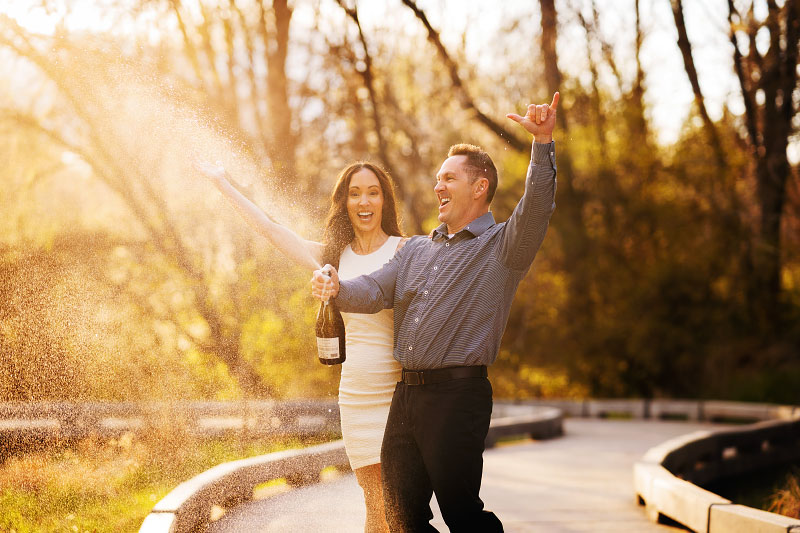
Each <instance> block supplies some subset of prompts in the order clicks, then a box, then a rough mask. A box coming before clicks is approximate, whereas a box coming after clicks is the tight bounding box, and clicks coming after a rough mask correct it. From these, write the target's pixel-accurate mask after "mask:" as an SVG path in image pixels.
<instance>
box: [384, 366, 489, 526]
mask: <svg viewBox="0 0 800 533" xmlns="http://www.w3.org/2000/svg"><path fill="white" fill-rule="evenodd" d="M491 414H492V385H491V383H490V382H489V380H488V378H484V377H474V378H463V379H453V380H450V381H445V382H442V383H435V384H429V385H406V384H405V383H403V382H400V383H398V384H397V386H396V388H395V391H394V396H393V397H392V406H391V408H390V410H389V418H388V420H387V422H386V431H385V433H384V437H383V446H382V450H381V463H382V464H381V469H382V474H383V493H384V500H385V506H386V518H387V520H388V522H389V529H390V530H391V531H392V532H393V533H398V532H403V533H417V532H433V531H437V530H436V528H434V527H433V526H432V525H431V524H430V520H431V519H432V518H433V513H432V512H431V508H430V501H431V495H432V494H433V493H435V494H436V500H437V501H438V503H439V508H440V509H441V511H442V516H443V518H444V521H445V523H446V524H447V526H448V527H449V528H450V531H451V532H452V533H461V532H471V531H475V532H481V533H493V532H502V531H503V525H502V524H501V523H500V520H498V518H497V517H496V516H495V515H494V514H493V513H491V512H489V511H485V510H484V509H483V502H482V501H481V499H480V497H479V495H478V493H479V492H480V488H481V475H482V473H483V450H484V443H485V440H486V433H487V432H488V430H489V419H490V418H491Z"/></svg>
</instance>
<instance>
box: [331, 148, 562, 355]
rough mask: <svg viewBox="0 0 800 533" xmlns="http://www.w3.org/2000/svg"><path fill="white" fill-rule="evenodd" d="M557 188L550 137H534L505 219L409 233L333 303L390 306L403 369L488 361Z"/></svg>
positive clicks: (488, 217) (359, 308)
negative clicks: (518, 194)
mask: <svg viewBox="0 0 800 533" xmlns="http://www.w3.org/2000/svg"><path fill="white" fill-rule="evenodd" d="M555 193H556V163H555V143H550V144H536V143H534V144H533V147H532V149H531V163H530V166H529V167H528V172H527V176H526V180H525V193H524V195H523V196H522V199H521V200H520V201H519V203H518V204H517V206H516V208H515V209H514V213H513V214H512V215H511V217H510V218H509V219H508V220H507V221H505V222H501V223H499V224H498V223H495V220H494V217H493V216H492V214H491V213H486V214H485V215H483V216H480V217H478V218H476V219H475V220H473V221H472V222H470V223H469V224H468V225H467V226H466V227H465V228H464V229H463V230H461V231H459V232H458V233H456V234H455V235H453V237H448V235H447V225H446V224H442V225H441V226H439V227H438V228H437V229H436V230H434V232H433V235H432V237H431V238H428V237H423V236H416V237H412V238H411V239H410V240H409V241H408V242H407V243H406V245H405V246H404V247H402V248H401V249H400V250H399V251H398V252H397V253H396V254H395V255H394V257H393V258H392V259H391V260H390V261H389V262H388V263H386V264H385V265H384V266H383V267H382V268H381V269H380V270H377V271H375V272H373V273H371V274H367V275H365V276H360V277H357V278H354V279H351V280H347V281H342V282H341V284H340V289H339V295H338V296H337V298H336V303H337V305H338V306H339V308H340V309H341V310H342V311H346V312H351V313H377V312H378V311H380V310H381V309H390V308H393V309H394V357H395V359H397V360H398V361H399V362H400V364H402V365H403V368H406V369H410V370H424V369H429V368H443V367H449V366H460V365H489V364H492V363H493V362H494V360H495V359H496V358H497V353H498V351H499V349H500V339H501V337H502V335H503V331H504V330H505V327H506V321H507V320H508V314H509V311H510V309H511V302H512V300H513V299H514V293H515V292H516V290H517V286H518V285H519V282H520V281H521V280H522V278H523V277H524V276H525V273H526V272H527V271H528V269H529V268H530V266H531V263H533V258H534V256H535V255H536V252H537V251H538V250H539V246H541V244H542V241H543V240H544V235H545V232H546V231H547V226H548V223H549V221H550V215H551V214H552V213H553V209H555V201H554V200H555Z"/></svg>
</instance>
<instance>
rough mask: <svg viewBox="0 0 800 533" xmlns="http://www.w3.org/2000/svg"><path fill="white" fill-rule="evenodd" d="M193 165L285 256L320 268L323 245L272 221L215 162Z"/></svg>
mask: <svg viewBox="0 0 800 533" xmlns="http://www.w3.org/2000/svg"><path fill="white" fill-rule="evenodd" d="M192 166H194V168H195V169H196V170H197V171H198V172H200V173H201V174H202V175H203V176H205V177H206V178H207V179H208V180H209V181H210V182H211V183H213V184H214V186H215V187H216V188H217V189H219V191H220V192H221V193H222V195H223V196H224V197H225V198H226V199H227V200H228V202H230V204H231V205H232V206H233V207H234V209H236V211H238V212H239V214H240V215H241V216H242V218H244V220H245V221H246V222H247V223H248V224H250V226H252V227H253V229H255V230H256V231H257V232H258V233H260V234H261V235H263V236H264V237H266V238H267V239H268V240H269V241H270V242H271V243H272V244H273V245H274V246H275V247H276V248H277V249H278V250H280V251H281V253H283V254H284V255H285V256H286V257H288V258H289V259H291V260H292V261H294V262H295V263H297V264H298V265H301V266H304V267H306V268H308V269H310V270H316V269H319V268H320V261H321V260H322V250H323V245H322V244H321V243H318V242H314V241H307V240H305V239H303V238H302V237H300V236H299V235H298V234H296V233H295V232H293V231H292V230H290V229H289V228H287V227H286V226H283V225H281V224H278V223H277V222H275V221H274V220H272V219H271V218H270V217H269V215H267V214H266V213H265V212H264V211H262V210H261V209H260V208H259V207H258V206H257V205H256V204H254V203H253V202H252V201H250V199H249V198H247V197H246V196H245V195H243V194H242V193H241V192H239V191H238V190H237V189H236V188H235V187H234V186H233V185H231V183H230V181H228V173H227V171H226V170H225V169H224V168H223V167H222V166H221V165H212V164H211V163H208V162H206V161H200V160H197V159H195V160H194V161H193V162H192Z"/></svg>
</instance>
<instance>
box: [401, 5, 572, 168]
mask: <svg viewBox="0 0 800 533" xmlns="http://www.w3.org/2000/svg"><path fill="white" fill-rule="evenodd" d="M403 4H405V5H406V6H408V7H409V8H410V9H411V10H412V11H413V12H414V14H415V15H416V16H417V18H418V19H419V20H420V22H422V24H423V26H425V29H426V30H427V31H428V40H429V41H430V42H431V43H433V45H434V46H435V47H436V51H437V52H438V54H439V58H440V59H441V60H442V61H444V64H445V66H446V67H447V71H448V72H449V74H450V81H451V83H452V84H453V87H454V88H455V89H456V92H457V93H458V95H459V97H460V100H461V106H462V107H463V108H464V109H470V110H472V111H473V112H474V113H475V117H476V118H477V119H478V121H479V122H480V123H481V124H483V125H484V126H486V127H487V128H488V129H489V131H491V132H492V133H494V134H495V135H497V136H498V137H500V138H501V139H502V140H504V141H505V142H507V143H508V144H509V145H511V147H512V148H514V149H515V150H517V151H518V152H527V151H529V150H530V143H529V142H527V141H523V140H521V139H519V138H518V137H517V136H516V135H514V134H512V133H511V132H509V131H507V130H506V129H505V128H504V127H503V126H502V125H500V123H499V122H496V121H495V120H493V119H492V118H491V117H489V116H487V115H486V114H484V113H483V112H482V111H481V110H480V109H478V106H477V105H476V104H475V100H474V99H473V98H472V95H470V93H469V90H468V89H467V88H466V86H465V85H464V83H463V82H462V81H461V77H460V76H459V75H458V65H456V63H455V61H453V59H452V58H451V57H450V54H448V52H447V49H446V48H445V47H444V45H443V44H442V40H441V39H440V38H439V33H438V32H437V31H436V30H435V29H433V26H431V23H430V21H428V17H427V16H426V15H425V12H424V11H422V10H421V9H420V8H419V7H417V4H416V2H414V0H403ZM562 115H563V113H559V114H558V116H559V117H561V116H562Z"/></svg>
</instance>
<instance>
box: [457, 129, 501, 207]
mask: <svg viewBox="0 0 800 533" xmlns="http://www.w3.org/2000/svg"><path fill="white" fill-rule="evenodd" d="M454 155H463V156H466V158H467V161H466V164H467V172H468V173H469V176H470V177H471V178H472V182H473V183H474V182H475V180H477V179H479V178H486V179H487V180H489V190H488V191H487V193H486V203H487V204H488V203H491V202H492V198H494V192H495V190H497V169H496V168H495V166H494V162H492V158H491V157H489V154H487V153H486V152H485V151H483V149H482V148H481V147H479V146H475V145H474V144H466V143H462V144H454V145H453V146H451V147H450V150H449V151H448V152H447V157H453V156H454Z"/></svg>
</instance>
